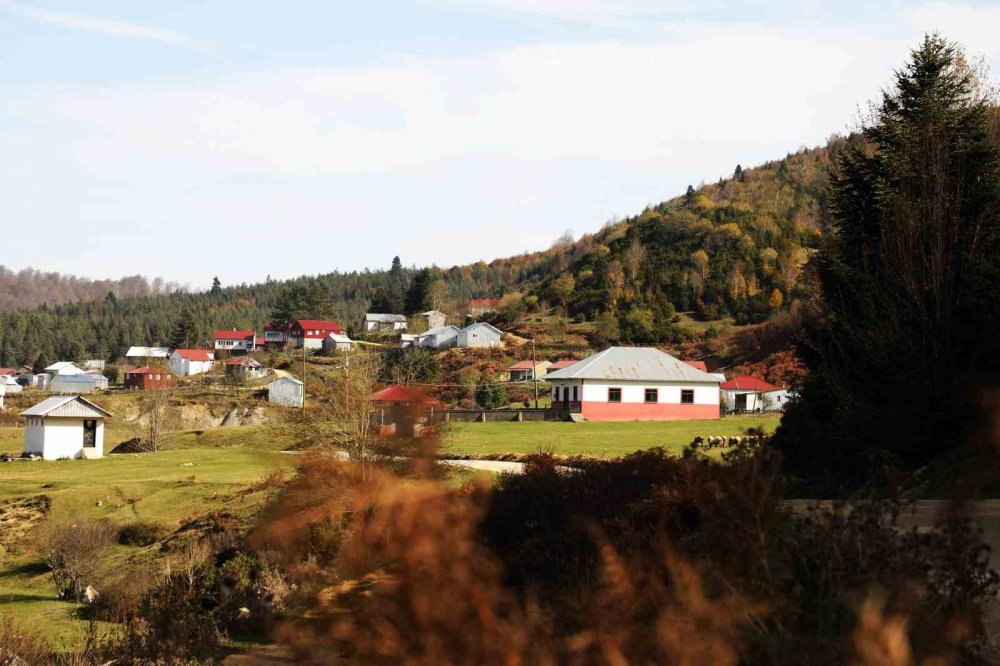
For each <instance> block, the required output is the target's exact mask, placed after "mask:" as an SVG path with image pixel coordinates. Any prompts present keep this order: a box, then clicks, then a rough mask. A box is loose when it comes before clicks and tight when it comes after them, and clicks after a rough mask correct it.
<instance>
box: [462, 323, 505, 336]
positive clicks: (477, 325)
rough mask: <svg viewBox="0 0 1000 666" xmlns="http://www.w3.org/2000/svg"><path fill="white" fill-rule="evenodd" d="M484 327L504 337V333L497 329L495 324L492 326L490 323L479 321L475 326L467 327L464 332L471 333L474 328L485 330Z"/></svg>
mask: <svg viewBox="0 0 1000 666" xmlns="http://www.w3.org/2000/svg"><path fill="white" fill-rule="evenodd" d="M483 327H486V328H488V329H490V330H491V331H493V332H494V333H496V334H497V335H503V331H501V330H500V329H499V328H497V327H496V326H494V325H493V324H490V323H488V322H485V321H477V322H476V323H474V324H469V325H468V326H466V327H465V328H463V329H462V330H463V331H471V330H472V329H474V328H483Z"/></svg>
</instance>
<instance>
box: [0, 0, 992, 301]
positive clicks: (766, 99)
mask: <svg viewBox="0 0 1000 666" xmlns="http://www.w3.org/2000/svg"><path fill="white" fill-rule="evenodd" d="M873 4H880V5H881V6H879V7H873V6H870V5H873ZM362 5H363V6H362ZM612 6H613V8H611V7H612ZM930 30H940V31H941V32H942V33H943V34H945V35H946V36H947V37H949V38H951V39H954V40H957V41H959V42H962V43H964V44H965V45H966V46H967V48H968V50H969V51H970V52H971V53H980V54H984V55H985V56H986V57H987V58H988V59H990V60H991V61H992V62H996V61H997V59H998V58H1000V40H997V38H996V35H997V34H1000V4H998V3H981V2H980V3H967V4H954V3H952V4H942V3H929V4H924V3H907V2H895V3H869V2H854V1H846V2H837V3H808V2H806V3H802V2H781V1H779V2H741V3H739V4H738V5H736V6H727V4H726V3H723V2H714V1H713V0H707V1H702V2H695V1H693V0H692V1H690V2H688V1H684V0H681V1H677V2H670V1H657V0H631V1H624V2H615V3H610V2H601V1H599V0H415V1H411V2H390V1H375V2H370V3H358V2H347V1H346V0H334V1H331V0H298V1H296V2H286V3H273V2H266V3H265V2H259V1H257V0H214V1H208V0H203V1H200V2H197V1H193V0H172V1H171V2H169V3H168V2H162V1H160V0H146V1H144V2H134V0H100V1H99V0H92V1H90V2H86V1H84V0H37V2H33V3H31V4H24V3H20V2H5V1H4V0H0V183H2V185H0V193H2V196H0V225H2V233H0V264H4V265H7V266H9V267H11V268H14V269H19V268H23V267H26V266H33V267H35V268H39V269H45V270H56V271H61V272H66V273H75V274H80V275H88V276H92V277H117V276H119V275H123V274H131V273H135V272H140V273H144V274H147V275H151V276H155V275H159V276H163V277H166V278H168V279H171V280H178V281H181V282H188V283H191V284H192V286H194V287H205V286H207V284H208V283H209V282H210V279H211V276H213V275H219V277H220V278H221V279H222V281H223V283H226V284H231V283H234V282H241V281H246V282H254V281H259V280H262V279H263V278H264V277H265V276H267V275H271V276H273V277H276V278H277V277H291V276H295V275H300V274H303V273H308V274H314V273H320V272H326V271H330V270H334V269H354V268H364V267H384V266H387V265H388V263H389V261H390V260H391V258H392V256H393V255H396V254H398V255H400V256H401V257H402V259H403V261H404V263H406V264H416V265H424V264H430V263H436V264H438V265H442V266H446V265H451V264H455V263H465V262H470V261H476V260H479V259H484V260H490V259H493V258H496V257H500V256H506V255H511V254H517V253H520V252H525V251H530V250H537V249H542V248H544V247H546V246H548V245H549V244H550V243H551V242H552V241H553V240H554V239H555V238H556V237H557V236H559V235H560V233H561V232H562V231H563V230H565V229H567V228H569V229H573V230H574V231H575V232H577V233H578V234H579V233H582V232H585V231H593V230H595V229H597V228H599V227H600V226H601V224H602V223H603V222H604V221H606V220H607V219H609V218H611V217H613V216H625V215H629V214H632V213H636V212H639V211H641V209H642V208H643V207H644V206H645V205H646V204H648V203H653V202H658V201H661V200H663V199H666V198H669V197H672V196H674V195H676V194H678V193H681V192H682V191H683V190H684V188H685V187H686V186H687V185H688V184H689V183H690V184H695V185H697V184H698V183H699V182H700V181H702V180H709V181H711V180H715V179H717V178H718V177H719V176H720V175H724V174H727V175H728V174H730V173H731V172H732V170H733V168H734V167H735V166H736V164H737V163H740V164H743V165H744V166H749V165H753V164H756V163H759V162H762V161H765V160H768V159H773V158H776V157H780V156H782V155H784V154H785V153H787V152H789V151H794V150H796V149H797V148H799V147H800V146H803V145H808V146H812V145H816V144H819V143H822V142H823V141H824V140H825V139H826V137H827V136H829V135H830V134H831V133H833V132H843V131H845V130H846V129H850V128H852V127H854V126H855V124H856V119H857V116H858V109H859V107H860V106H862V105H864V104H865V103H866V102H867V100H869V99H873V98H874V97H876V95H877V93H878V91H879V89H880V88H881V87H883V86H885V85H886V84H888V83H889V81H890V78H891V75H892V70H893V68H895V67H898V66H900V65H901V64H902V63H903V62H904V61H905V59H906V56H907V53H908V49H909V48H911V47H913V46H915V45H916V44H917V43H918V41H919V40H920V38H921V36H922V34H923V33H924V32H925V31H930Z"/></svg>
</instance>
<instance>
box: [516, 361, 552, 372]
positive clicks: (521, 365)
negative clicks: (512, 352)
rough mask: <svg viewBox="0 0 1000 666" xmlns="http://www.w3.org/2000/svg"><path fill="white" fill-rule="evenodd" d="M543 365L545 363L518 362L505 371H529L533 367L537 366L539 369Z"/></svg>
mask: <svg viewBox="0 0 1000 666" xmlns="http://www.w3.org/2000/svg"><path fill="white" fill-rule="evenodd" d="M543 363H545V361H535V362H534V364H532V362H531V361H518V362H517V363H515V364H514V365H512V366H510V367H509V368H507V369H508V370H531V368H532V367H533V366H539V367H540V366H541V365H542V364H543Z"/></svg>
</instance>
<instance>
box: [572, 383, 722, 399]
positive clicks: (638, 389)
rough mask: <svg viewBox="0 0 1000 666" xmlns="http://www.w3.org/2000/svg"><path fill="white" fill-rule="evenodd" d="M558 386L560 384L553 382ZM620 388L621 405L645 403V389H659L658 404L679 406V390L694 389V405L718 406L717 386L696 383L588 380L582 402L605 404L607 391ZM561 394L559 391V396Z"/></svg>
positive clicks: (584, 386)
mask: <svg viewBox="0 0 1000 666" xmlns="http://www.w3.org/2000/svg"><path fill="white" fill-rule="evenodd" d="M555 383H556V384H559V383H561V382H555ZM609 388H620V389H621V390H622V402H623V403H645V402H646V389H648V388H655V389H659V396H658V397H659V402H661V403H670V404H677V405H679V404H681V389H694V404H696V405H718V404H719V385H718V384H699V383H698V382H687V383H685V382H634V381H627V382H613V381H606V380H594V379H588V380H586V382H584V384H583V401H584V402H607V401H608V389H609ZM561 393H562V392H561V391H560V394H561Z"/></svg>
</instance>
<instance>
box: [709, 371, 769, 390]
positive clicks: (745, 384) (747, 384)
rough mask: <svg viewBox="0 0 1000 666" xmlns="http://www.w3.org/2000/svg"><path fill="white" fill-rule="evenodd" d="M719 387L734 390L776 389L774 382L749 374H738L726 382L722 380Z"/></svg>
mask: <svg viewBox="0 0 1000 666" xmlns="http://www.w3.org/2000/svg"><path fill="white" fill-rule="evenodd" d="M719 388H721V389H729V390H735V391H777V390H778V387H777V386H775V385H774V384H768V383H767V382H765V381H764V380H763V379H758V378H756V377H751V376H750V375H740V376H738V377H733V378H732V379H730V380H729V381H727V382H722V384H720V385H719Z"/></svg>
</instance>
